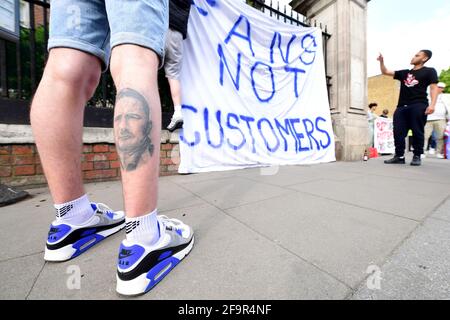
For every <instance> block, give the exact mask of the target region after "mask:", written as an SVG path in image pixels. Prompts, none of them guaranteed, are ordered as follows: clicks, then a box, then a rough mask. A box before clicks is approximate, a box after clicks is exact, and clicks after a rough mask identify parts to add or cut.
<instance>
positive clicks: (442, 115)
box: [427, 94, 450, 121]
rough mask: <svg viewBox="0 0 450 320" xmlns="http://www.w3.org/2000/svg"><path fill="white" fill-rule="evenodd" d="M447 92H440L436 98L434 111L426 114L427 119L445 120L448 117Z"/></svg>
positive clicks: (449, 106) (449, 116) (449, 104)
mask: <svg viewBox="0 0 450 320" xmlns="http://www.w3.org/2000/svg"><path fill="white" fill-rule="evenodd" d="M448 98H449V97H448V94H440V95H439V96H438V98H437V102H436V108H435V109H434V112H433V113H432V114H430V115H428V118H427V121H433V120H446V119H449V118H450V103H449V102H448V100H449V99H448Z"/></svg>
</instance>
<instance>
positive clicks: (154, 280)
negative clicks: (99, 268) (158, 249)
mask: <svg viewBox="0 0 450 320" xmlns="http://www.w3.org/2000/svg"><path fill="white" fill-rule="evenodd" d="M193 246H194V236H192V239H191V242H190V243H189V245H188V246H187V247H186V248H184V249H183V250H181V251H179V252H177V253H175V254H174V255H173V256H170V257H168V258H166V259H164V260H163V261H161V262H160V263H158V264H157V265H156V266H154V267H153V268H152V269H150V271H148V272H147V273H143V274H141V275H140V276H139V277H137V278H135V279H133V280H128V281H124V280H121V279H119V276H117V275H116V278H117V286H116V292H117V293H118V294H119V295H122V296H128V297H130V296H139V295H142V294H145V293H147V292H149V291H150V290H151V289H152V288H153V287H155V286H156V285H157V284H158V283H159V282H160V281H161V280H162V279H164V278H165V276H166V275H168V274H169V273H170V271H172V269H173V268H175V267H176V266H177V265H178V264H179V263H180V262H181V260H183V259H184V258H185V257H186V256H187V255H188V254H189V252H191V250H192V248H193Z"/></svg>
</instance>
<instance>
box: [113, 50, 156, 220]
mask: <svg viewBox="0 0 450 320" xmlns="http://www.w3.org/2000/svg"><path fill="white" fill-rule="evenodd" d="M158 63H159V60H158V56H157V55H156V54H155V53H154V52H153V51H151V50H150V49H146V48H143V47H140V46H136V45H129V44H124V45H119V46H116V47H114V48H113V50H112V56H111V74H112V76H113V79H114V82H115V84H116V88H117V99H116V111H115V115H114V127H115V129H114V134H115V139H116V145H117V151H118V154H119V158H120V160H121V164H122V166H121V172H122V183H123V193H124V203H125V212H126V214H127V217H129V218H133V217H139V216H142V215H145V214H148V213H150V212H153V211H154V210H155V209H156V207H157V197H158V176H159V154H160V152H159V147H160V141H161V138H160V135H161V104H160V101H159V93H158V86H157V71H158ZM132 105H138V106H139V108H141V109H142V108H146V109H147V110H144V111H146V112H147V114H148V118H147V119H143V120H144V121H143V122H142V121H140V122H139V123H136V122H137V120H142V119H133V118H136V117H138V115H136V112H138V114H139V111H136V112H134V113H133V112H132V107H131V106H132ZM130 110H131V111H130ZM126 118H128V123H127V122H126V120H127V119H126ZM127 126H128V128H127ZM136 126H141V127H142V128H145V127H147V128H148V127H150V130H149V132H148V134H147V133H146V134H147V136H148V138H149V139H148V140H146V141H143V140H142V139H145V137H140V138H139V137H138V134H139V132H135V131H133V130H134V127H136ZM138 139H140V140H138ZM121 146H122V147H121ZM139 148H140V150H139ZM141 151H142V152H141Z"/></svg>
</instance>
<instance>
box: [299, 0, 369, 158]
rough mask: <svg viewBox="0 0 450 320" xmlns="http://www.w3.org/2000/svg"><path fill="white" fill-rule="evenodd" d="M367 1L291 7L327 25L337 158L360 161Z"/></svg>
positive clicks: (364, 134)
mask: <svg viewBox="0 0 450 320" xmlns="http://www.w3.org/2000/svg"><path fill="white" fill-rule="evenodd" d="M368 1H369V0H294V1H292V2H291V3H290V4H291V6H292V8H293V10H295V11H298V12H300V13H301V14H303V15H304V16H306V18H307V19H309V20H316V21H317V22H318V23H319V22H320V23H322V24H325V25H326V26H327V30H328V33H330V34H331V38H330V39H329V40H328V50H327V51H328V52H327V67H328V75H329V76H331V77H332V79H331V84H332V86H331V94H330V99H331V101H330V105H331V115H332V119H333V128H334V132H335V136H336V137H335V138H336V157H337V159H338V160H347V161H353V160H360V159H361V158H362V157H363V154H364V149H365V148H366V147H367V145H368V142H369V129H368V122H367V63H366V62H367V44H366V41H367V3H368Z"/></svg>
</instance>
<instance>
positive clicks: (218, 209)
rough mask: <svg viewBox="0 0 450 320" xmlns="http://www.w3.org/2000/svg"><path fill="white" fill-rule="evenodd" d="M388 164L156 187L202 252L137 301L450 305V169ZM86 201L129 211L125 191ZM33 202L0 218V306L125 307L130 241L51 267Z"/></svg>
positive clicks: (100, 189) (448, 165)
mask: <svg viewBox="0 0 450 320" xmlns="http://www.w3.org/2000/svg"><path fill="white" fill-rule="evenodd" d="M382 161H383V158H379V159H372V160H370V161H368V162H362V161H361V162H355V163H347V162H337V163H330V164H323V165H315V166H290V167H280V168H279V170H278V171H277V169H276V168H263V169H246V170H238V171H231V172H221V173H207V174H195V175H183V176H172V177H164V178H161V179H160V187H159V212H160V213H162V214H165V215H168V216H170V217H176V218H180V219H182V220H184V221H185V222H187V223H188V224H190V225H192V226H193V228H194V230H195V232H196V245H195V246H194V249H193V251H192V252H191V254H190V255H189V256H188V257H187V258H186V259H185V260H184V261H183V262H182V263H181V264H180V265H178V266H177V267H176V268H175V269H174V270H173V271H172V272H171V274H170V275H169V276H167V277H166V278H165V279H164V280H163V281H162V282H161V283H160V284H158V285H157V286H156V287H155V288H154V289H153V290H152V291H151V292H150V293H148V294H146V295H144V296H142V297H139V298H138V299H407V298H412V299H450V161H446V160H437V159H426V160H424V165H423V166H422V167H418V168H415V167H411V166H409V165H400V166H387V165H384V164H383V163H382ZM87 190H88V193H89V196H90V198H91V200H92V201H98V202H104V203H106V204H108V205H109V206H110V207H112V208H114V209H121V208H122V198H121V185H120V183H119V182H105V183H95V184H88V185H87ZM27 191H29V192H30V193H31V194H32V198H29V199H27V200H25V201H22V202H20V203H17V204H14V205H10V206H6V207H2V208H0V241H1V242H0V243H1V245H0V248H1V250H0V299H122V298H121V297H119V296H118V295H117V294H116V293H115V262H116V257H117V253H118V246H119V244H120V241H121V240H122V239H123V237H124V236H125V233H124V232H120V233H119V234H116V235H114V236H112V237H111V238H109V239H107V240H105V241H103V242H102V243H100V244H98V245H96V246H95V247H94V248H92V249H90V250H89V251H88V252H86V253H85V254H83V255H81V256H80V257H78V258H76V259H74V260H71V261H68V262H65V263H45V262H44V261H43V248H44V244H45V239H46V234H47V231H48V226H49V223H50V222H51V220H52V219H53V218H54V211H53V209H52V208H51V205H52V203H51V199H50V196H49V193H48V190H47V189H46V188H40V189H30V190H27ZM78 271H79V272H80V277H81V282H80V288H79V289H77V288H74V285H73V284H74V282H73V279H74V278H73V277H74V276H76V275H77V272H78Z"/></svg>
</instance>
